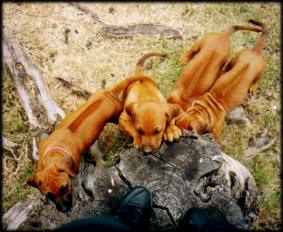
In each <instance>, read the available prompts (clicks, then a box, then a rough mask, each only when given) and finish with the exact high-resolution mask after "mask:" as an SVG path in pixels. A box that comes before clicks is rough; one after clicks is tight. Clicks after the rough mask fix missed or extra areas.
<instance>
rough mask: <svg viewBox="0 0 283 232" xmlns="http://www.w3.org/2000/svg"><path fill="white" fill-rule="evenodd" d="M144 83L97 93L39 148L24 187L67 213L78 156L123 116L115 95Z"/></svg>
mask: <svg viewBox="0 0 283 232" xmlns="http://www.w3.org/2000/svg"><path fill="white" fill-rule="evenodd" d="M145 79H148V78H146V77H135V78H129V79H127V80H124V81H122V82H121V83H120V84H118V85H117V86H116V87H114V88H113V89H111V90H98V91H96V92H95V93H94V94H93V95H92V96H91V97H90V99H89V100H88V101H87V102H86V103H85V104H84V105H82V106H81V107H80V108H79V109H77V110H76V111H74V112H72V113H70V114H69V115H67V116H66V118H64V119H63V120H62V122H61V123H60V124H59V125H58V127H57V128H56V129H55V130H54V131H53V133H52V134H51V135H50V136H49V137H48V138H47V139H45V140H43V141H42V142H41V143H40V144H39V161H38V170H37V172H36V173H35V174H34V175H32V176H30V177H29V178H28V180H27V183H28V184H29V185H31V186H33V187H36V188H38V189H39V190H40V192H41V193H42V194H44V195H46V196H47V197H48V198H50V199H51V200H52V201H53V202H54V203H55V205H56V207H57V209H58V210H59V211H62V212H66V211H68V210H69V209H70V208H71V206H72V186H71V179H72V178H73V177H75V176H76V173H77V170H78V166H79V163H80V157H81V155H82V154H83V152H84V151H85V150H86V149H88V148H89V147H90V146H91V145H92V144H93V143H94V141H95V140H96V139H97V137H98V136H99V134H100V133H101V131H102V129H103V127H104V126H105V124H106V123H107V122H108V121H111V120H113V119H116V120H117V118H118V117H119V115H120V113H121V112H122V109H123V103H122V102H121V101H119V100H118V95H119V94H120V93H121V92H123V90H124V89H125V88H127V86H128V85H130V84H131V83H133V82H135V81H139V80H145Z"/></svg>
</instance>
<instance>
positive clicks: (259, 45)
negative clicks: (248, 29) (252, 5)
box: [249, 19, 267, 52]
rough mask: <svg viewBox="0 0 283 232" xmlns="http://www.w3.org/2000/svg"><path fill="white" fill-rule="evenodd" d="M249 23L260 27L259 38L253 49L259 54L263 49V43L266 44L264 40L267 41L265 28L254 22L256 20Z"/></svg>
mask: <svg viewBox="0 0 283 232" xmlns="http://www.w3.org/2000/svg"><path fill="white" fill-rule="evenodd" d="M249 22H250V23H252V24H255V25H257V26H260V27H261V31H262V34H261V37H260V39H259V41H258V42H257V44H256V45H255V47H254V50H255V51H257V52H261V51H262V49H263V47H264V45H265V43H266V40H267V30H266V26H265V24H264V23H262V22H259V21H256V20H253V19H250V20H249Z"/></svg>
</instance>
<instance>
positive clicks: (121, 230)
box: [56, 215, 132, 232]
mask: <svg viewBox="0 0 283 232" xmlns="http://www.w3.org/2000/svg"><path fill="white" fill-rule="evenodd" d="M56 231H82V232H84V231H99V232H104V231H105V232H108V231H109V232H129V231H132V229H131V228H130V227H129V226H128V225H126V224H125V223H123V222H122V221H121V220H120V219H119V218H117V217H115V216H111V215H99V216H92V217H88V218H82V219H77V220H74V221H72V222H70V223H68V224H65V225H62V226H61V227H59V228H58V229H56Z"/></svg>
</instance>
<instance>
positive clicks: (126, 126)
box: [119, 111, 141, 149]
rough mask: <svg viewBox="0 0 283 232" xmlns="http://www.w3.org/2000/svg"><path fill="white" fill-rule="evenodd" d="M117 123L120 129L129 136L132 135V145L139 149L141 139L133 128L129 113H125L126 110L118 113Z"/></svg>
mask: <svg viewBox="0 0 283 232" xmlns="http://www.w3.org/2000/svg"><path fill="white" fill-rule="evenodd" d="M119 125H120V127H121V129H122V130H123V131H124V132H126V133H127V134H129V135H130V136H131V137H133V139H134V141H133V146H134V148H136V149H139V148H140V146H141V141H140V138H139V134H138V132H137V130H136V128H135V125H134V123H133V121H132V118H131V117H130V115H128V114H127V112H126V111H123V112H122V113H121V115H120V118H119Z"/></svg>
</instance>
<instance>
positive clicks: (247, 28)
mask: <svg viewBox="0 0 283 232" xmlns="http://www.w3.org/2000/svg"><path fill="white" fill-rule="evenodd" d="M239 30H245V31H256V32H261V31H262V30H261V29H260V28H258V27H251V26H243V25H235V26H232V27H229V28H228V29H227V30H226V31H224V33H223V35H224V36H227V37H230V36H231V35H232V34H233V33H235V32H236V31H239Z"/></svg>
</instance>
